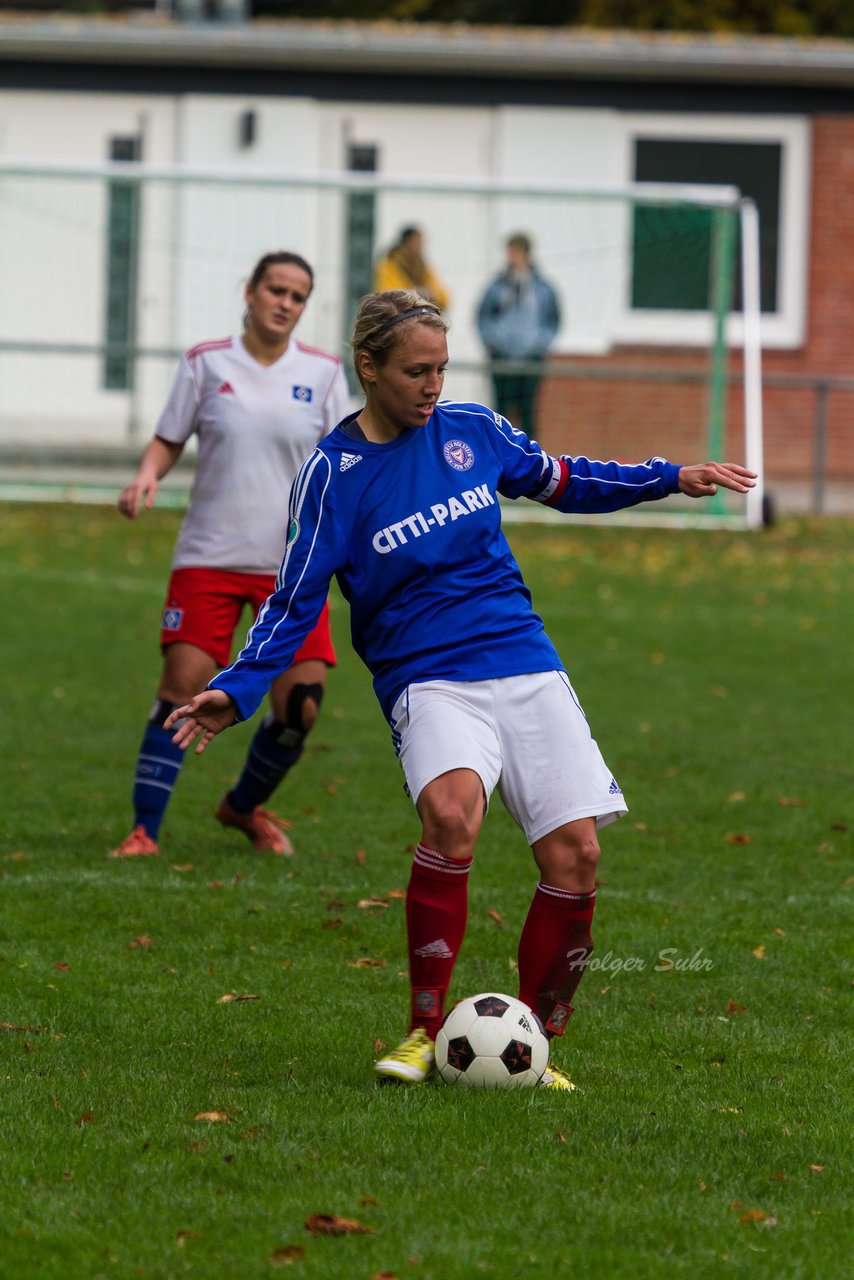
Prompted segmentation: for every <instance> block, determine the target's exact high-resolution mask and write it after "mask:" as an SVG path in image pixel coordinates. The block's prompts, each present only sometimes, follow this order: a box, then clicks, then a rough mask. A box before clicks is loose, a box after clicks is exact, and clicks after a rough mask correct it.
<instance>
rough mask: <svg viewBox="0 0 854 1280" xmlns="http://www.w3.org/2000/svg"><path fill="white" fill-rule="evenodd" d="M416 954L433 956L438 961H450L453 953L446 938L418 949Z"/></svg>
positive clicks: (438, 939)
mask: <svg viewBox="0 0 854 1280" xmlns="http://www.w3.org/2000/svg"><path fill="white" fill-rule="evenodd" d="M415 954H416V955H417V956H433V957H435V959H437V960H450V958H451V956H452V955H453V952H452V951H451V948H450V947H449V946H448V944H447V942H446V941H445V939H444V938H437V939H436V941H435V942H428V943H427V946H426V947H418V948H417V949H416V952H415Z"/></svg>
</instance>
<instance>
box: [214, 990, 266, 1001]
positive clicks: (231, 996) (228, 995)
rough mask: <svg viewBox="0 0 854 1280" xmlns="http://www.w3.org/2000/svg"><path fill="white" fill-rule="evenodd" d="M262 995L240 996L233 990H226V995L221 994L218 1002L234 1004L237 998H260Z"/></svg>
mask: <svg viewBox="0 0 854 1280" xmlns="http://www.w3.org/2000/svg"><path fill="white" fill-rule="evenodd" d="M260 999H261V997H260V996H238V995H236V994H235V993H234V992H233V991H226V993H225V995H224V996H220V998H219V999H218V1000H217V1004H232V1003H234V1002H235V1001H237V1000H260Z"/></svg>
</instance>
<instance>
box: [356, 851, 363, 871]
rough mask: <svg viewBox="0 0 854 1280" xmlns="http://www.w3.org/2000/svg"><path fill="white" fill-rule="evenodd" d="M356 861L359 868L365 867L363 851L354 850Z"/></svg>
mask: <svg viewBox="0 0 854 1280" xmlns="http://www.w3.org/2000/svg"><path fill="white" fill-rule="evenodd" d="M356 861H357V862H358V864H359V866H360V867H363V866H364V865H365V851H364V849H357V850H356Z"/></svg>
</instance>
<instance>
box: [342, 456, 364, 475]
mask: <svg viewBox="0 0 854 1280" xmlns="http://www.w3.org/2000/svg"><path fill="white" fill-rule="evenodd" d="M361 461H362V455H361V454H360V453H342V454H341V468H340V469H341V470H342V471H349V470H350V468H351V467H355V465H356V463H357V462H361Z"/></svg>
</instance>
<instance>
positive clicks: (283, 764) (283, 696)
mask: <svg viewBox="0 0 854 1280" xmlns="http://www.w3.org/2000/svg"><path fill="white" fill-rule="evenodd" d="M313 282H314V276H313V273H312V270H311V267H310V266H309V264H308V263H307V262H306V261H305V259H304V258H302V257H300V255H299V254H296V253H290V252H287V251H284V250H283V251H280V252H274V253H266V254H264V256H263V257H262V258H261V259H259V261H258V262H257V263H256V265H255V268H254V270H253V272H252V275H251V276H250V278H249V283H248V284H247V286H246V291H245V298H246V314H245V317H244V329H243V333H242V334H240V335H235V336H232V337H228V338H221V339H219V340H218V341H216V342H203V343H200V344H199V345H198V346H195V347H193V348H192V350H190V351H188V352H187V353H186V355H185V356H184V357H183V359H182V360H181V362H180V364H179V366H178V370H177V373H176V375H175V380H174V382H173V384H172V390H171V392H170V394H169V398H168V400H167V401H166V405H165V406H164V409H163V412H162V413H161V414H160V417H159V419H158V421H157V426H156V427H155V429H154V436H153V438H152V439H151V440H150V441H149V443H148V444H147V445H146V447H145V451H144V452H143V455H142V460H141V462H140V465H139V470H138V471H137V474H136V475H135V476H134V478H133V479H132V480H131V481H130V483H129V484H127V485H126V486H125V488H124V489H123V490H122V494H121V497H120V498H119V510H120V511H121V512H122V513H123V514H124V515H126V516H127V517H128V518H129V519H131V520H133V519H135V518H136V517H137V516H138V515H139V513H140V511H142V510H143V508H144V507H146V508H147V507H150V506H152V504H153V502H154V500H155V496H156V494H157V490H158V486H159V482H160V480H161V479H162V478H163V476H165V475H166V474H167V472H168V471H170V470H171V468H172V467H173V466H174V465H175V463H176V462H177V461H178V459H179V458H180V456H181V454H182V452H183V450H184V446H185V445H186V443H187V441H188V440H189V439H190V437H191V436H195V437H196V439H197V441H198V455H197V460H196V471H195V479H194V482H193V489H192V492H191V494H190V504H189V507H188V509H187V514H186V516H185V518H184V522H183V524H182V526H181V532H180V534H179V535H178V543H177V546H176V548H175V554H174V557H173V560H172V574H171V577H170V579H169V586H168V590H167V595H166V604H165V607H164V610H163V623H162V627H161V632H160V644H161V648H162V650H163V669H162V672H161V675H160V682H159V684H158V687H157V696H156V698H155V701H154V706H153V707H152V709H151V713H150V715H149V718H148V722H147V724H146V726H145V729H144V731H143V736H142V742H141V743H140V747H139V753H138V756H137V762H136V775H135V778H134V787H133V808H134V818H133V826H132V829H131V831H130V833H129V834H128V835H127V836H125V838H124V840H123V841H122V842H121V844H120V845H118V846H117V847H116V848H115V849H113V851H112V854H111V856H112V857H114V858H135V857H140V856H145V855H149V854H156V853H157V852H158V833H159V830H160V824H161V822H162V821H163V817H164V815H165V813H166V807H167V805H168V803H169V800H170V797H171V795H172V790H173V788H174V786H175V783H176V782H177V780H178V775H179V773H180V770H181V765H182V762H183V757H184V753H183V751H182V750H181V749H180V748H179V747H177V746H175V744H174V743H173V742H172V735H171V733H168V732H167V731H166V730H165V729H164V727H163V724H164V721H165V720H166V717H167V716H168V715H169V713H170V712H171V711H173V710H174V708H175V707H176V706H178V705H179V704H180V703H182V702H185V701H186V699H187V698H188V697H190V695H191V694H192V693H193V692H194V690H196V689H198V688H200V686H201V685H203V684H205V683H206V681H208V680H210V678H211V676H212V675H213V674H214V672H215V671H216V670H217V668H219V667H224V666H226V665H227V664H228V662H229V660H230V658H231V645H232V639H233V636H234V632H235V630H236V628H237V625H238V622H239V620H240V615H241V612H242V610H243V608H244V606H245V605H248V606H249V608H251V609H252V611H253V613H255V612H257V610H258V609H259V608H260V606H261V605H262V604H263V603H264V601H265V600H266V599H267V596H268V595H269V594H270V592H271V591H272V590H273V589H274V586H275V582H276V568H277V566H278V564H279V561H280V559H281V554H282V540H283V538H284V534H285V521H284V513H283V511H282V503H281V494H282V491H283V489H284V490H287V489H289V488H290V486H291V484H292V482H293V480H294V477H295V476H296V474H297V471H298V470H299V467H300V465H301V464H302V463H303V462H304V461H305V459H306V458H307V457H308V455H309V454H310V453H311V451H312V450H313V449H314V447H315V445H316V444H317V442H318V440H320V439H321V437H322V436H324V435H326V434H327V432H328V431H331V430H332V428H333V427H334V426H335V424H336V423H337V422H338V421H339V419H340V418H341V416H342V415H343V414H344V413H346V412H347V407H348V404H349V395H348V392H347V382H346V379H345V377H344V371H343V368H342V365H341V361H340V360H339V359H338V357H337V356H332V355H327V353H326V352H325V351H318V350H316V349H315V348H314V347H307V346H305V345H304V344H303V343H301V342H297V341H296V340H295V339H294V338H293V331H294V329H295V327H296V325H297V323H298V322H299V320H300V318H301V316H302V314H303V311H304V310H305V307H306V303H307V302H308V299H309V295H310V293H311V289H312V285H313ZM334 662H335V651H334V649H333V647H332V637H331V635H330V631H329V618H328V614H327V612H326V610H325V609H324V610H322V611H321V614H320V616H319V618H318V621H317V626H316V627H315V628H313V630H312V631H311V633H310V635H308V636H307V637H306V640H305V643H304V644H303V645H302V646H301V647H300V649H299V652H298V653H297V654H296V655H295V657H294V660H293V665H291V666H290V670H288V671H285V670H284V668H282V670H281V671H279V672H276V673H275V678H273V679H271V681H270V702H271V705H272V710H271V711H270V714H269V715H268V716H267V718H266V719H265V721H264V723H263V724H262V725H260V726H259V728H258V731H257V733H256V734H255V737H254V738H253V740H252V742H251V744H250V746H249V750H248V753H247V757H246V763H245V765H244V768H243V770H242V773H241V776H240V778H239V779H238V781H237V785H236V786H235V787H233V788H232V789H231V791H230V792H228V794H227V795H224V796H223V797H222V799H221V800H220V802H219V807H218V808H217V818H218V819H219V821H220V822H221V823H222V824H223V826H226V827H235V828H237V829H238V830H239V831H242V832H243V833H244V834H245V835H246V836H247V837H248V839H249V840H250V842H251V844H252V845H253V847H254V848H255V849H257V850H258V851H259V852H262V853H293V849H292V847H291V843H290V841H289V839H288V837H287V836H286V835H285V833H284V831H283V830H281V823H280V821H279V820H278V819H277V818H275V816H274V815H273V814H272V813H270V812H269V811H268V810H266V809H265V808H264V804H265V802H266V801H267V800H268V799H269V797H270V796H271V795H272V793H273V791H274V789H275V788H276V787H277V786H278V784H279V783H280V782H281V780H282V778H283V777H284V776H285V774H286V773H287V772H288V770H289V769H290V768H291V767H292V766H293V765H294V764H295V763H296V762H297V760H298V759H299V757H300V754H301V752H302V749H303V742H304V740H305V737H306V734H307V733H308V731H309V729H310V728H311V726H312V724H313V723H314V719H315V717H316V715H317V712H318V709H319V707H320V702H321V699H322V697H323V691H324V687H325V684H326V669H327V667H328V666H330V665H332V664H334Z"/></svg>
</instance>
